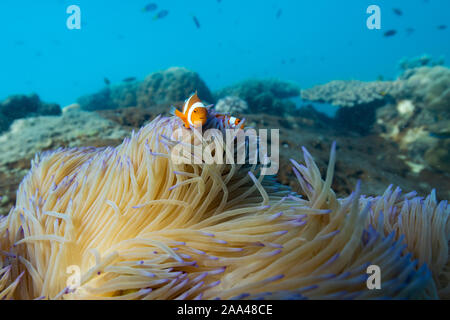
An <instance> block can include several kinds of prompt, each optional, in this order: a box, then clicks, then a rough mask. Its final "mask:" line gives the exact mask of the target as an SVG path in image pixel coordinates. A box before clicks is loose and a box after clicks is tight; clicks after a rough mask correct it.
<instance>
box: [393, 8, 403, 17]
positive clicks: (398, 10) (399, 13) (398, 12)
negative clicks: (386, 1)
mask: <svg viewBox="0 0 450 320" xmlns="http://www.w3.org/2000/svg"><path fill="white" fill-rule="evenodd" d="M392 11H394V13H395V14H396V15H398V16H402V15H403V11H402V10H400V9H398V8H394V9H392Z"/></svg>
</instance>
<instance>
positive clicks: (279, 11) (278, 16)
mask: <svg viewBox="0 0 450 320" xmlns="http://www.w3.org/2000/svg"><path fill="white" fill-rule="evenodd" d="M282 13H283V10H281V9H278V11H277V14H276V17H277V19H279V18H280V17H281V14H282Z"/></svg>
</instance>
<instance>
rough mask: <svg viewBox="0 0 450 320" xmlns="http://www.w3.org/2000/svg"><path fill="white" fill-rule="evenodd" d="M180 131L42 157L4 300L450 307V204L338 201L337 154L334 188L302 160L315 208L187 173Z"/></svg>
mask: <svg viewBox="0 0 450 320" xmlns="http://www.w3.org/2000/svg"><path fill="white" fill-rule="evenodd" d="M179 127H180V124H179V123H178V121H177V120H176V119H175V118H157V119H155V120H153V121H152V122H151V123H150V124H148V125H147V126H145V127H143V128H142V129H141V130H140V131H139V132H138V133H136V134H135V133H133V134H132V135H131V137H130V138H127V139H125V140H124V141H123V143H122V144H121V145H120V146H118V147H117V148H106V149H94V148H87V149H86V148H84V149H70V150H62V149H60V150H56V151H54V152H49V153H45V154H42V155H41V156H36V159H35V160H34V161H33V163H32V168H31V170H30V172H29V174H28V175H27V176H26V177H25V179H24V180H23V182H22V184H21V185H20V187H19V190H18V194H17V206H16V207H15V208H14V209H13V210H12V211H11V212H10V214H9V215H8V216H7V217H4V218H2V219H1V220H0V250H1V251H0V298H7V299H9V298H15V299H33V298H45V299H60V298H63V299H199V298H203V299H213V298H221V299H230V298H245V297H248V298H260V297H263V298H264V297H266V296H270V297H272V298H304V297H307V298H360V299H364V298H383V297H393V298H438V297H441V298H446V297H447V298H448V297H449V296H448V295H449V278H448V276H449V273H448V272H449V264H448V241H449V219H448V216H449V211H450V210H449V207H448V205H447V203H446V202H441V203H437V202H436V200H435V198H434V196H433V195H430V196H429V197H427V198H426V199H425V200H423V199H421V198H414V195H413V194H405V195H401V192H400V190H398V189H397V190H395V191H392V189H388V190H387V191H386V193H385V194H384V195H383V196H381V197H377V198H367V197H364V196H361V195H360V192H359V187H358V186H357V188H356V191H355V192H354V193H352V194H351V195H350V196H348V197H347V198H344V199H338V198H337V197H336V196H335V194H334V192H333V190H332V189H331V188H330V186H331V180H332V176H333V172H334V163H335V156H336V151H335V150H336V149H335V147H334V146H333V148H332V151H331V156H330V163H329V167H328V171H327V176H326V179H325V181H324V180H322V178H321V175H320V171H319V169H318V168H317V166H316V164H315V163H314V161H313V158H312V157H311V155H310V154H309V153H308V152H307V151H306V149H304V155H305V162H306V166H304V165H300V164H298V163H296V162H293V164H294V168H293V169H294V172H295V174H296V175H297V177H298V180H299V183H300V184H301V186H302V188H303V190H304V192H305V194H306V195H307V199H302V198H301V197H300V196H298V195H295V194H293V193H292V192H290V190H289V189H288V188H287V187H284V186H282V185H279V184H277V183H276V182H275V181H274V179H273V178H270V177H263V176H260V175H259V169H258V167H257V166H246V165H232V164H206V163H200V164H175V162H174V161H173V160H172V158H171V156H170V154H171V149H173V147H174V145H175V143H173V142H172V141H170V140H168V139H167V137H170V135H171V132H172V131H174V130H175V129H177V128H179ZM370 264H376V265H378V266H379V267H380V268H381V272H382V274H381V277H382V283H381V286H382V287H381V290H368V289H367V287H366V279H367V277H368V275H367V273H366V268H367V266H368V265H370ZM74 267H75V269H76V268H79V270H80V272H81V274H80V276H81V277H80V283H79V284H80V286H79V287H77V288H69V287H68V281H67V280H68V278H69V276H70V274H67V273H66V271H67V268H74ZM69 270H71V269H69Z"/></svg>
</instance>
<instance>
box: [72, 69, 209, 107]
mask: <svg viewBox="0 0 450 320" xmlns="http://www.w3.org/2000/svg"><path fill="white" fill-rule="evenodd" d="M196 90H197V91H198V94H199V96H200V97H201V98H202V100H204V101H208V102H213V101H214V100H213V97H212V95H211V92H210V91H209V89H208V87H207V86H206V84H205V82H204V81H203V80H202V79H201V78H200V76H199V75H198V74H197V73H196V72H194V71H191V70H188V69H186V68H181V67H172V68H169V69H167V70H163V71H158V72H154V73H152V74H150V75H148V76H147V77H146V78H145V79H144V80H143V81H134V82H130V83H123V84H118V85H112V86H109V87H106V88H104V89H102V90H100V91H99V92H97V93H94V94H89V95H85V96H83V97H80V98H79V99H78V101H77V102H78V103H79V104H80V106H81V108H82V109H83V110H87V111H93V110H106V109H118V108H127V107H136V106H137V107H141V108H151V107H152V106H154V105H159V104H175V103H179V102H182V101H184V99H185V98H186V97H187V96H189V94H191V93H192V92H194V91H196Z"/></svg>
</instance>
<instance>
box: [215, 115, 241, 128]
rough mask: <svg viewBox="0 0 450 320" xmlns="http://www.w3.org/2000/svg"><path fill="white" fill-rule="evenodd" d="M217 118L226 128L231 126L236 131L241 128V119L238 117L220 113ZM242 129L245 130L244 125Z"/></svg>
mask: <svg viewBox="0 0 450 320" xmlns="http://www.w3.org/2000/svg"><path fill="white" fill-rule="evenodd" d="M215 117H216V119H217V120H219V121H220V122H222V125H223V126H224V127H226V126H230V127H231V128H233V129H234V128H237V127H239V124H240V123H241V119H238V118H236V117H233V116H229V115H226V114H220V113H219V114H216V115H215ZM240 127H241V129H243V127H244V124H242V125H241V126H240Z"/></svg>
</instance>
